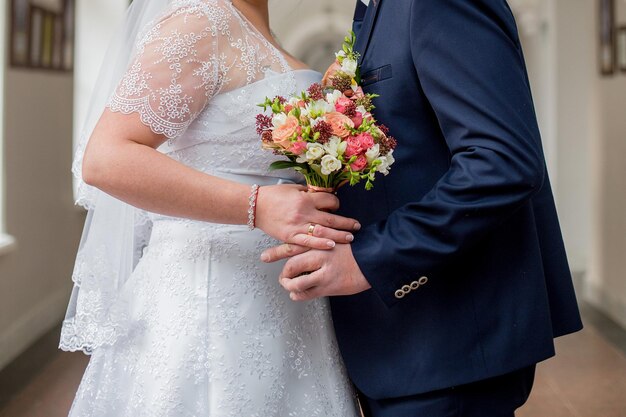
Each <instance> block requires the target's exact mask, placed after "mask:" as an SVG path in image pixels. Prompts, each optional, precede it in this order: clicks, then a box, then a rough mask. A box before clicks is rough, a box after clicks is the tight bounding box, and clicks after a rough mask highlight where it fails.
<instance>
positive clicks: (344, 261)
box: [262, 244, 371, 301]
mask: <svg viewBox="0 0 626 417" xmlns="http://www.w3.org/2000/svg"><path fill="white" fill-rule="evenodd" d="M280 248H281V247H279V249H278V250H276V248H274V250H269V251H267V252H265V253H264V254H263V255H264V256H263V257H262V259H263V260H264V261H266V262H273V261H276V260H278V259H279V258H280V257H281V255H283V254H284V253H285V252H283V251H288V250H290V251H291V255H290V256H292V257H291V258H290V259H289V260H288V261H287V263H286V264H285V267H284V268H283V271H282V273H281V274H280V277H279V281H280V284H281V285H282V286H283V288H284V289H285V290H287V291H288V292H289V293H290V297H291V299H292V300H294V301H308V300H313V299H315V298H320V297H329V296H338V295H354V294H358V293H360V292H363V291H366V290H368V289H370V288H371V286H370V284H369V282H367V279H366V278H365V276H364V275H363V273H362V272H361V269H360V268H359V266H358V265H357V263H356V260H355V259H354V256H353V255H352V248H351V246H350V245H347V244H340V245H337V246H336V247H335V248H334V249H333V250H331V251H320V250H307V251H306V252H302V251H304V250H305V249H304V248H299V247H293V246H292V247H289V249H284V248H285V247H284V246H283V249H282V250H281V249H280ZM294 254H295V255H294ZM287 256H289V255H287ZM282 257H284V256H282Z"/></svg>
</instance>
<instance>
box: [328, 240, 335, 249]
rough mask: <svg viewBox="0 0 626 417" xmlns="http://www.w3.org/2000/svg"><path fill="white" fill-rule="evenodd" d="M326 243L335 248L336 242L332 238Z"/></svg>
mask: <svg viewBox="0 0 626 417" xmlns="http://www.w3.org/2000/svg"><path fill="white" fill-rule="evenodd" d="M326 244H327V245H328V247H329V248H334V247H335V245H336V243H335V242H334V241H332V240H329V241H328V242H326Z"/></svg>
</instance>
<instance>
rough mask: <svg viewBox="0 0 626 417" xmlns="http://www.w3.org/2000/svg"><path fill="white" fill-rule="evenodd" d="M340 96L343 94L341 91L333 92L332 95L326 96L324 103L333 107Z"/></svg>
mask: <svg viewBox="0 0 626 417" xmlns="http://www.w3.org/2000/svg"><path fill="white" fill-rule="evenodd" d="M341 96H343V93H342V92H341V91H339V90H333V92H332V93H328V94H326V101H327V102H328V103H330V104H332V105H333V106H334V105H335V103H337V100H339V97H341Z"/></svg>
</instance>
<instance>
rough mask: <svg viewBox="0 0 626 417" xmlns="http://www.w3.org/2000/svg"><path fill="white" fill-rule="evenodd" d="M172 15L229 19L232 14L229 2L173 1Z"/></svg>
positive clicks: (208, 0) (226, 0)
mask: <svg viewBox="0 0 626 417" xmlns="http://www.w3.org/2000/svg"><path fill="white" fill-rule="evenodd" d="M170 10H171V12H173V13H175V14H176V13H194V14H198V15H205V16H207V17H209V18H212V19H219V18H229V17H231V16H232V15H233V14H234V10H233V5H232V1H231V0H174V1H173V2H172V3H171V6H170Z"/></svg>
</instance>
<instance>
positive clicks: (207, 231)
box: [60, 0, 359, 417]
mask: <svg viewBox="0 0 626 417" xmlns="http://www.w3.org/2000/svg"><path fill="white" fill-rule="evenodd" d="M320 77H321V76H320V74H318V73H316V72H314V71H312V70H309V69H306V68H305V67H304V65H303V64H302V63H300V62H298V61H297V60H296V59H294V58H293V57H291V56H290V55H288V54H287V53H285V52H284V51H283V50H282V49H281V48H280V46H278V45H277V43H276V41H275V40H274V39H273V37H272V34H271V32H270V29H269V17H268V7H267V0H135V1H134V3H133V5H132V6H131V8H130V9H129V13H128V17H127V22H126V26H125V28H124V29H123V30H122V31H120V33H119V34H118V37H117V40H115V41H114V42H113V46H112V49H111V50H110V51H109V53H108V55H107V58H106V59H105V65H104V66H103V71H102V73H101V75H100V78H99V82H98V87H97V91H96V93H95V95H94V99H93V103H92V108H91V110H90V113H91V116H90V117H89V118H88V120H87V124H86V128H85V134H84V135H83V137H84V138H83V140H82V142H81V144H80V146H79V148H78V151H77V157H76V159H75V165H74V173H75V175H76V176H77V177H78V179H79V203H80V204H82V205H83V206H84V207H86V208H88V210H89V211H88V217H87V222H86V225H85V231H84V233H83V238H82V240H81V244H80V248H79V251H78V255H77V260H76V266H75V270H74V274H73V281H74V289H73V292H72V298H71V300H70V305H69V308H68V312H67V316H66V319H65V321H64V323H63V329H62V334H61V342H60V348H61V349H64V350H69V351H77V350H82V351H83V352H85V353H87V354H90V355H91V360H90V362H89V366H88V367H87V370H86V371H85V375H84V377H83V379H82V382H81V384H80V387H79V389H78V392H77V394H76V398H75V400H74V403H73V405H72V409H71V411H70V416H76V417H89V416H111V417H113V416H115V417H122V416H133V417H140V416H146V417H147V416H150V417H156V416H181V417H183V416H190V417H191V416H198V417H199V416H207V417H208V416H215V417H217V416H245V417H252V416H259V417H270V416H275V417H286V416H304V417H312V416H321V417H334V416H336V417H346V416H348V417H349V416H357V415H358V413H357V406H356V402H355V399H354V395H353V392H352V388H351V385H350V383H349V382H348V380H347V377H346V374H345V371H344V367H343V364H342V361H341V358H340V356H339V352H338V349H337V346H336V342H335V337H334V333H333V327H332V322H331V319H330V315H329V309H328V306H327V303H326V301H325V300H316V301H313V302H310V303H308V304H297V303H294V302H291V300H290V299H289V296H288V295H287V294H286V293H285V292H284V291H282V290H281V288H280V285H279V284H278V282H276V280H275V277H276V276H278V275H279V273H280V270H281V268H282V266H281V265H267V264H264V263H262V262H260V260H259V255H260V254H261V252H262V251H263V250H264V249H266V248H269V247H272V246H274V245H275V244H276V242H277V241H284V242H288V243H293V244H298V245H304V246H308V247H312V248H317V249H327V250H330V249H332V247H333V246H334V245H335V243H346V242H350V241H351V240H352V239H353V235H352V233H351V231H354V230H357V229H358V228H359V224H358V223H357V222H356V221H355V220H353V219H346V218H343V217H339V216H336V215H333V214H330V213H329V211H332V210H334V209H336V208H337V206H338V201H337V199H336V198H335V197H334V196H332V195H328V194H325V193H320V194H310V193H307V192H306V188H304V187H302V186H300V185H297V184H295V183H294V182H295V181H297V180H298V178H297V177H295V176H286V177H285V176H282V177H281V176H279V174H278V173H276V174H275V173H268V170H267V168H268V166H269V164H270V163H271V162H272V161H273V160H274V159H275V158H276V156H274V155H272V154H271V153H270V152H267V151H263V150H261V147H260V140H259V139H258V136H257V134H256V132H255V130H254V122H255V119H254V116H255V114H256V113H257V112H258V108H257V107H256V105H255V104H256V103H260V102H262V101H263V99H264V97H265V96H275V95H283V96H289V95H291V94H294V93H295V92H297V91H301V90H303V89H306V88H307V87H308V86H309V85H310V84H311V83H312V82H315V81H318V80H319V79H320ZM280 172H281V173H283V174H282V175H284V172H283V171H280ZM331 226H332V227H331Z"/></svg>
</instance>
